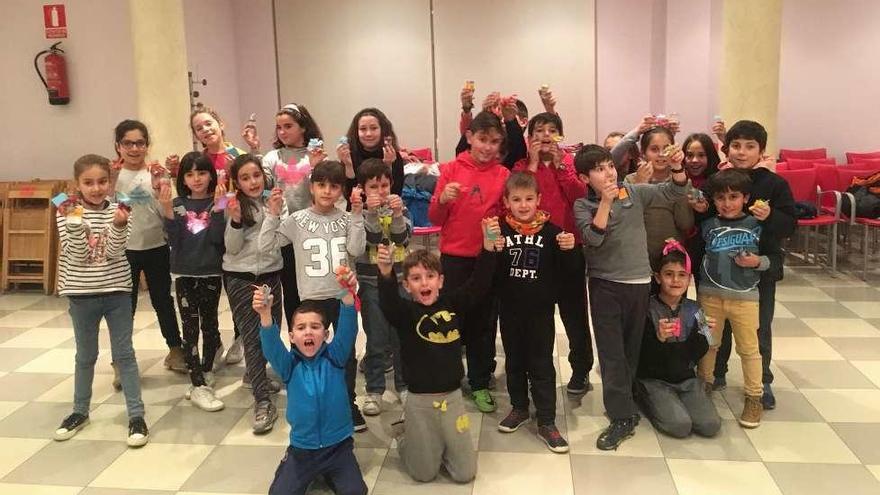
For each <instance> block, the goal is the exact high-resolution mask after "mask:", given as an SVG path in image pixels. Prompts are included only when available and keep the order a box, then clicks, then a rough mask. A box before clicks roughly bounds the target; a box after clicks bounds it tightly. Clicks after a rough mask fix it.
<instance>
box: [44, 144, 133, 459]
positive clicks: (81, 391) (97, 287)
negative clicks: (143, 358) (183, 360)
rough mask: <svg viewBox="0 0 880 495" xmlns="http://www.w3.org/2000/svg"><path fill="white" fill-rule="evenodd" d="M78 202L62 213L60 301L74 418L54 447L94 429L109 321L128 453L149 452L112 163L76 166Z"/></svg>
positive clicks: (87, 160)
mask: <svg viewBox="0 0 880 495" xmlns="http://www.w3.org/2000/svg"><path fill="white" fill-rule="evenodd" d="M73 178H74V179H75V180H76V183H77V189H78V190H79V199H78V200H71V201H69V202H68V203H66V204H62V205H61V206H60V207H59V208H58V211H57V213H56V220H57V224H58V238H59V241H60V243H61V253H60V255H59V261H58V294H59V295H62V296H67V297H68V301H69V303H70V317H71V319H72V320H73V336H74V340H75V341H76V368H75V371H74V386H73V413H72V414H70V415H69V416H67V417H66V418H64V421H62V422H61V425H60V426H59V427H58V429H57V430H55V436H54V438H55V440H58V441H63V440H68V439H70V438H72V437H73V436H74V435H76V434H77V432H79V430H81V429H82V428H83V427H85V426H86V425H87V424H88V423H89V406H90V402H91V398H92V382H93V380H94V378H95V362H96V361H97V360H98V324H99V323H100V322H101V319H102V318H103V319H105V320H107V326H108V327H109V328H110V348H111V351H112V353H113V361H114V363H115V365H116V367H117V368H118V370H119V378H120V382H121V384H122V392H123V394H124V395H125V406H126V409H127V410H128V441H127V443H128V445H129V446H131V447H142V446H144V445H146V443H147V441H148V439H149V433H148V431H147V424H146V423H145V422H144V403H143V401H142V400H141V388H140V382H139V378H138V365H137V360H136V359H135V354H134V348H133V347H132V345H131V333H132V313H131V294H129V293H130V292H131V268H130V267H129V266H128V261H127V260H126V258H125V243H126V242H127V241H128V237H129V235H130V234H131V223H130V222H129V213H128V210H127V209H126V208H124V207H122V206H120V205H118V204H116V203H110V202H109V201H107V195H108V194H109V193H110V160H108V159H106V158H104V157H102V156H98V155H85V156H82V157H80V158H79V159H78V160H77V161H76V162H75V163H74V164H73Z"/></svg>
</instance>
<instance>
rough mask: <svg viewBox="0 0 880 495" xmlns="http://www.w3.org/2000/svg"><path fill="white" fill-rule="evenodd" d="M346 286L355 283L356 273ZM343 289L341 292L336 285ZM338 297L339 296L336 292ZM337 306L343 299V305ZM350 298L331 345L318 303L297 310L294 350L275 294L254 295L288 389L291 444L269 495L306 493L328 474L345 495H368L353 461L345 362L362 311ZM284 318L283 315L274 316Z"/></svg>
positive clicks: (264, 338)
mask: <svg viewBox="0 0 880 495" xmlns="http://www.w3.org/2000/svg"><path fill="white" fill-rule="evenodd" d="M345 277H350V278H343V276H340V277H339V283H346V284H354V274H352V273H350V272H349V273H348V274H346V276H345ZM337 288H338V286H337ZM337 292H338V291H337ZM337 301H338V300H337ZM353 302H354V301H353V298H352V296H351V295H349V294H346V296H345V297H344V298H343V300H342V304H341V309H340V308H339V306H340V305H339V303H338V302H337V309H336V311H335V313H337V314H338V322H337V324H338V325H337V326H336V336H335V338H334V339H333V341H332V342H330V343H327V342H326V340H327V336H328V331H327V328H328V326H329V324H330V321H331V320H330V315H328V314H326V313H325V312H324V311H323V309H322V306H325V304H319V303H316V302H312V301H303V303H302V304H301V305H300V306H299V307H298V308H297V309H296V311H295V312H294V319H293V323H292V324H291V325H290V328H289V329H288V334H287V335H288V339H289V341H290V350H289V351H288V350H287V348H286V347H285V346H284V343H283V342H282V341H281V336H280V335H279V328H278V323H277V321H278V320H277V319H275V318H276V316H273V314H272V313H273V310H271V309H270V307H271V306H272V305H273V302H272V296H269V299H268V300H266V298H264V296H263V294H262V291H261V290H260V289H257V290H255V291H254V293H253V308H254V311H256V312H257V314H259V315H260V341H261V342H262V349H263V351H262V352H263V354H265V355H266V358H267V359H268V360H269V362H270V363H272V368H274V369H275V371H277V372H278V374H279V375H280V376H281V379H282V380H283V381H284V384H285V385H286V386H287V396H288V397H290V398H291V401H290V402H289V403H288V408H287V421H288V422H289V423H290V427H291V428H290V446H289V447H287V452H286V453H285V454H284V458H283V459H281V464H279V465H278V469H277V470H276V471H275V479H274V480H273V481H272V486H270V487H269V494H270V495H287V494H290V493H297V494H300V493H302V494H304V493H306V490H307V489H308V487H309V484H311V483H312V481H314V480H315V479H317V478H318V477H320V476H322V475H323V476H324V477H325V478H326V479H327V481H328V483H329V484H330V485H331V486H332V487H333V489H334V491H335V492H336V493H338V494H352V495H354V494H364V495H365V494H366V493H367V485H366V484H365V483H364V478H363V476H361V471H360V467H359V466H358V462H357V459H356V458H355V456H354V449H353V445H354V442H353V441H352V438H351V435H352V426H351V415H349V414H347V412H346V409H347V407H348V401H349V398H348V394H347V393H346V392H345V388H346V384H345V381H346V377H345V375H346V373H347V370H346V366H347V365H346V363H348V362H349V360H350V359H349V356H350V355H351V354H352V353H353V352H354V339H355V336H356V335H357V313H356V312H355V309H354V307H353ZM274 312H275V313H276V314H277V311H274Z"/></svg>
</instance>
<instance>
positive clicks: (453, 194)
mask: <svg viewBox="0 0 880 495" xmlns="http://www.w3.org/2000/svg"><path fill="white" fill-rule="evenodd" d="M460 193H461V184H459V183H458V182H450V183H448V184H446V186H445V187H443V192H442V193H440V204H446V203H448V202H450V201H455V200H456V198H458V195H459V194H460Z"/></svg>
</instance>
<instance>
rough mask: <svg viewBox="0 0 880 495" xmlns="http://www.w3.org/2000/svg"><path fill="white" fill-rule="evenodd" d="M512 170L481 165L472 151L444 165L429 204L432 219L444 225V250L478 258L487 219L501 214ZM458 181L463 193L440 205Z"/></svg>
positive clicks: (442, 240) (499, 165)
mask: <svg viewBox="0 0 880 495" xmlns="http://www.w3.org/2000/svg"><path fill="white" fill-rule="evenodd" d="M509 175H510V171H509V170H507V169H506V168H504V166H503V165H501V162H498V161H493V162H491V163H488V164H485V165H478V164H477V162H475V161H474V159H473V158H472V157H471V154H470V152H469V151H465V152H463V153H460V154H459V155H458V156H457V157H455V160H453V161H451V162H449V163H444V164H443V165H441V166H440V178H439V179H438V180H437V187H436V188H435V189H434V196H433V197H432V198H431V205H430V206H429V207H428V219H429V220H431V223H433V224H434V225H438V226H440V227H441V231H440V252H441V253H443V254H448V255H452V256H464V257H473V258H475V257H476V256H477V255H479V254H480V250H481V249H482V246H483V228H482V225H481V223H480V221H481V220H482V219H483V218H486V217H490V216H496V215H500V212H501V210H502V209H503V207H502V201H501V196H502V194H503V193H504V182H505V181H506V180H507V177H508V176H509ZM450 182H458V183H459V184H461V192H460V193H459V195H458V198H456V200H455V201H450V202H448V203H446V204H440V195H441V194H442V193H443V189H444V188H445V187H446V184H448V183H450Z"/></svg>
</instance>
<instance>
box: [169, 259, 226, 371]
mask: <svg viewBox="0 0 880 495" xmlns="http://www.w3.org/2000/svg"><path fill="white" fill-rule="evenodd" d="M175 287H176V292H177V306H178V310H179V311H180V320H181V322H182V323H183V354H184V359H186V366H187V367H188V368H189V378H190V381H191V382H192V385H193V386H194V387H199V386H202V385H205V375H204V373H205V372H206V371H211V369H212V368H213V367H214V354H216V352H217V349H219V348H220V327H219V323H218V322H217V306H218V305H219V303H220V277H219V276H216V277H179V278H178V279H177V280H176V284H175ZM200 329H201V333H202V339H203V341H202V358H201V359H199V330H200Z"/></svg>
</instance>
